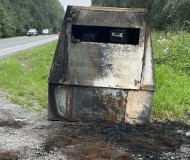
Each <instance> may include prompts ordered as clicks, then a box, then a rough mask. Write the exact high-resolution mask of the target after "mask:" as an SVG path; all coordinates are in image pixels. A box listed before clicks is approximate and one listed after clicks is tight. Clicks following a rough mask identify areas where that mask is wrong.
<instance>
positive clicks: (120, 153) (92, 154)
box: [43, 121, 190, 160]
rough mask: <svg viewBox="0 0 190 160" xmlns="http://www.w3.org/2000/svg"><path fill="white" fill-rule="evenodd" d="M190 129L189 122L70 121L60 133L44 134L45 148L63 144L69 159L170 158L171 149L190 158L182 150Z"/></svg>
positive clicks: (186, 143)
mask: <svg viewBox="0 0 190 160" xmlns="http://www.w3.org/2000/svg"><path fill="white" fill-rule="evenodd" d="M188 131H190V126H189V125H187V124H185V123H183V122H171V121H168V122H164V123H161V122H154V123H152V124H150V125H146V126H142V127H139V126H136V127H135V126H131V125H128V124H124V123H118V124H115V123H108V122H96V123H78V122H77V123H76V122H72V123H71V122H67V123H64V124H63V125H62V127H61V128H60V130H59V132H58V133H57V134H56V135H55V134H54V135H49V136H46V137H44V140H45V142H44V144H43V148H44V151H45V152H47V153H50V152H51V151H54V149H55V148H59V150H62V153H63V155H66V156H67V157H69V159H79V160H88V159H89V160H90V159H91V160H93V159H97V158H101V159H102V160H107V159H114V160H123V159H129V160H131V159H135V158H143V159H169V158H168V157H167V156H164V155H165V154H166V155H167V153H171V154H172V153H173V154H175V156H176V157H178V158H181V159H183V156H186V158H187V157H188V156H189V158H190V154H189V155H184V154H183V153H180V147H181V146H182V145H189V144H190V138H189V137H188V136H187V135H186V133H187V132H188ZM178 154H179V155H178ZM173 158H175V157H173Z"/></svg>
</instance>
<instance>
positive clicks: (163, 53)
mask: <svg viewBox="0 0 190 160" xmlns="http://www.w3.org/2000/svg"><path fill="white" fill-rule="evenodd" d="M189 42H190V34H189V33H187V32H179V33H160V32H159V33H158V32H154V33H153V48H154V61H155V69H156V82H157V90H156V93H155V99H154V108H153V116H152V118H153V119H158V120H166V119H170V120H174V119H175V120H176V119H182V120H188V119H189V117H188V116H187V114H189V113H188V112H189V111H190V87H189V86H190V45H189ZM185 111H186V112H185Z"/></svg>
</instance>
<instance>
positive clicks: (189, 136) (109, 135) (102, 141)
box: [0, 92, 190, 160]
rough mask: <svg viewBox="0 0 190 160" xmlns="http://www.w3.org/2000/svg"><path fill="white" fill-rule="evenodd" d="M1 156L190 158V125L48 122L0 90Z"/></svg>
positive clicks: (2, 159)
mask: <svg viewBox="0 0 190 160" xmlns="http://www.w3.org/2000/svg"><path fill="white" fill-rule="evenodd" d="M0 97H1V98H0V137H1V138H0V160H19V159H21V160H22V159H45V160H46V159H47V160H53V159H55V160H140V159H143V160H149V159H152V160H165V159H166V160H168V159H177V160H178V159H181V160H189V159H190V125H188V124H186V123H184V122H180V121H175V122H172V121H167V122H153V123H152V124H149V125H146V126H131V125H128V124H124V123H110V122H105V121H99V122H66V121H62V122H57V121H51V122H50V121H48V120H47V119H46V117H47V116H46V113H45V112H44V113H43V114H37V113H35V112H30V111H27V110H25V109H23V107H21V106H18V105H14V104H11V103H10V101H8V100H7V99H6V97H5V93H3V92H0Z"/></svg>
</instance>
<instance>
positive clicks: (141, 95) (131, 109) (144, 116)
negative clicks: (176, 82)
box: [125, 90, 154, 124]
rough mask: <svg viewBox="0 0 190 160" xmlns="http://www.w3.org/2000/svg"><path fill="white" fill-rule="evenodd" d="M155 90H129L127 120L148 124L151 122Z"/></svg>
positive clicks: (131, 122) (133, 122) (132, 122)
mask: <svg viewBox="0 0 190 160" xmlns="http://www.w3.org/2000/svg"><path fill="white" fill-rule="evenodd" d="M153 98H154V92H152V91H144V90H139V91H129V92H128V98H127V105H126V115H125V122H127V123H130V124H147V123H149V122H150V115H151V111H152V107H151V106H152V105H153Z"/></svg>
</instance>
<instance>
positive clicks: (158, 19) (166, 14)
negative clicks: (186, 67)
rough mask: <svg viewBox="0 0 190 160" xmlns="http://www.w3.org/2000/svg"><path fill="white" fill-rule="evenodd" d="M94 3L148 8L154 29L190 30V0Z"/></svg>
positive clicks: (96, 0)
mask: <svg viewBox="0 0 190 160" xmlns="http://www.w3.org/2000/svg"><path fill="white" fill-rule="evenodd" d="M92 5H93V6H107V7H122V8H131V7H132V8H147V9H148V11H149V18H150V21H151V25H152V27H153V28H154V29H156V30H170V31H171V30H173V31H176V30H186V31H190V0H92Z"/></svg>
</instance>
